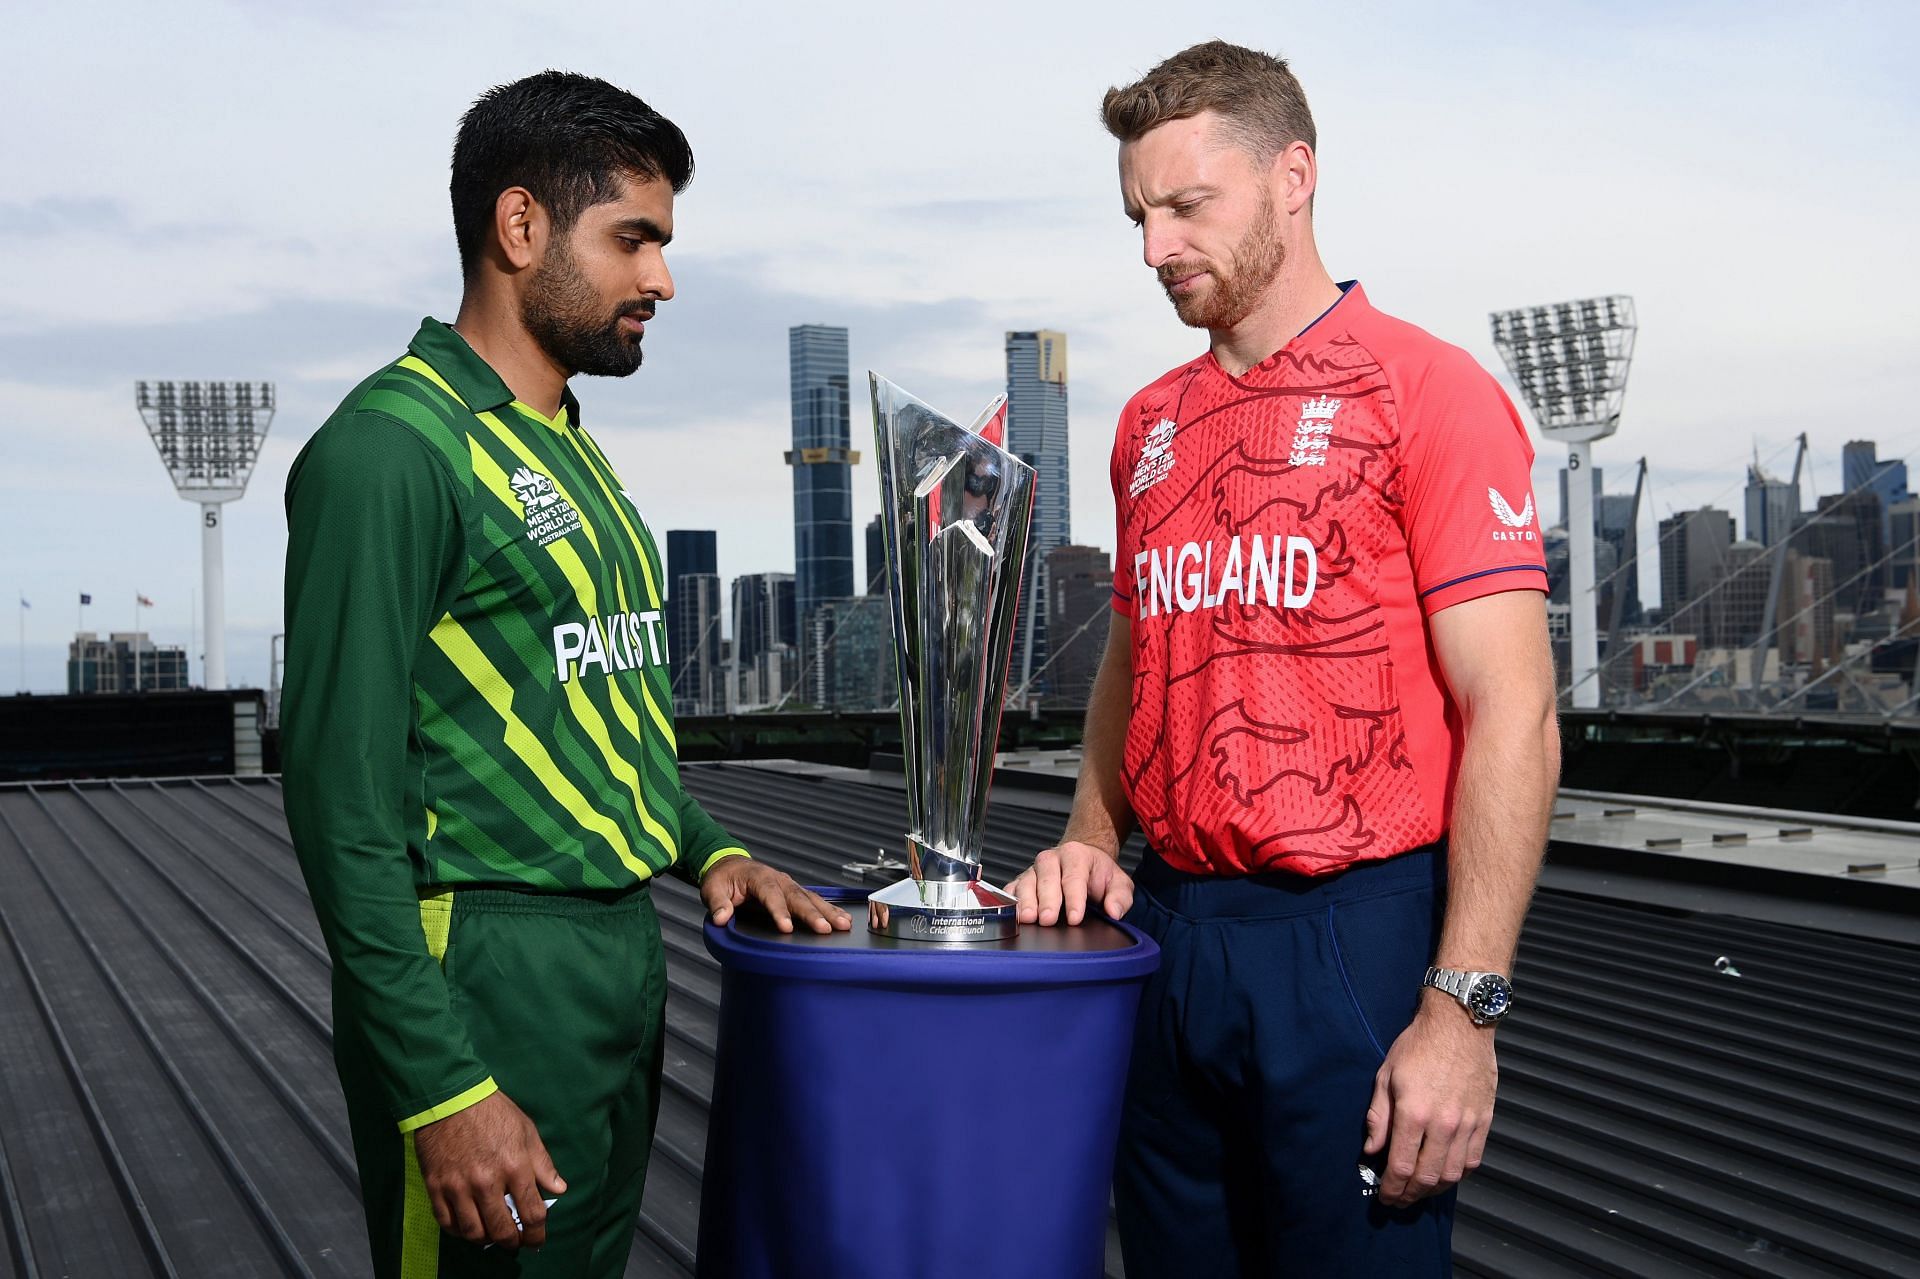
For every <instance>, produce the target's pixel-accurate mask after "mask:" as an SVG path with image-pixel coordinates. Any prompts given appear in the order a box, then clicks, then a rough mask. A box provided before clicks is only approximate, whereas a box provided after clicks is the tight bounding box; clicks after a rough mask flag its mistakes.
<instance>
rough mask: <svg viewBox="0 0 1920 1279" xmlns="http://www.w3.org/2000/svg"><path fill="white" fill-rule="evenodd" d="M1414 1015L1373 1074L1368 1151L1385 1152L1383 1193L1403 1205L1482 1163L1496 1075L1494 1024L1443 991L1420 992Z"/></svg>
mask: <svg viewBox="0 0 1920 1279" xmlns="http://www.w3.org/2000/svg"><path fill="white" fill-rule="evenodd" d="M1422 995H1423V998H1422V1002H1421V1005H1420V1011H1419V1012H1418V1013H1417V1014H1415V1016H1414V1019H1413V1023H1412V1024H1411V1025H1409V1026H1408V1027H1407V1028H1406V1030H1404V1031H1403V1032H1401V1035H1400V1037H1399V1038H1398V1039H1396V1040H1394V1041H1393V1047H1392V1048H1391V1049H1389V1050H1388V1052H1387V1059H1386V1061H1385V1062H1383V1063H1381V1066H1380V1070H1379V1073H1378V1074H1376V1075H1375V1076H1374V1077H1373V1101H1372V1102H1371V1104H1369V1105H1368V1106H1367V1144H1366V1153H1368V1154H1369V1155H1377V1154H1379V1153H1380V1152H1381V1151H1382V1150H1384V1151H1386V1152H1387V1157H1386V1160H1385V1161H1384V1166H1383V1167H1382V1169H1381V1172H1380V1191H1379V1199H1380V1202H1381V1203H1383V1204H1387V1205H1389V1206H1391V1207H1396V1208H1403V1207H1405V1206H1407V1205H1408V1204H1412V1203H1416V1202H1418V1201H1419V1200H1421V1199H1423V1198H1425V1197H1426V1196H1428V1195H1432V1194H1438V1193H1440V1192H1441V1191H1443V1190H1446V1189H1447V1188H1448V1187H1450V1186H1453V1185H1456V1184H1458V1183H1459V1181H1460V1179H1461V1178H1463V1177H1465V1176H1466V1175H1467V1174H1468V1173H1470V1172H1472V1171H1473V1170H1474V1169H1475V1168H1478V1167H1479V1166H1480V1156H1481V1153H1482V1152H1483V1151H1484V1150H1485V1149H1486V1146H1487V1131H1488V1129H1490V1128H1491V1127H1492V1126H1493V1094H1494V1088H1495V1086H1496V1085H1497V1083H1498V1081H1499V1070H1498V1068H1497V1067H1496V1066H1495V1064H1494V1055H1493V1028H1492V1027H1491V1026H1476V1025H1474V1024H1473V1019H1472V1018H1470V1017H1468V1016H1467V1012H1466V1009H1464V1008H1461V1007H1460V1006H1459V1004H1458V1002H1457V1001H1455V1000H1452V999H1449V998H1447V997H1446V996H1445V995H1444V994H1442V993H1440V992H1438V991H1433V990H1428V991H1424V992H1422Z"/></svg>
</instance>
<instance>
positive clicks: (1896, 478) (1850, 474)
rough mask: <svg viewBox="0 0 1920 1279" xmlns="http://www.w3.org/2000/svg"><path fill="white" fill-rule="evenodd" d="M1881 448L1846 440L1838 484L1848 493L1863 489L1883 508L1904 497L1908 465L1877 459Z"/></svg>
mask: <svg viewBox="0 0 1920 1279" xmlns="http://www.w3.org/2000/svg"><path fill="white" fill-rule="evenodd" d="M1879 454H1880V448H1879V446H1878V445H1877V444H1875V443H1874V442H1873V441H1872V440H1849V441H1848V442H1847V443H1846V444H1845V445H1843V446H1841V449H1840V483H1841V485H1842V487H1843V488H1844V489H1845V490H1846V491H1847V492H1849V493H1852V492H1854V491H1855V490H1857V489H1861V488H1865V489H1868V490H1870V491H1871V492H1873V493H1874V494H1876V495H1877V496H1878V497H1879V498H1880V503H1881V505H1882V506H1892V505H1893V504H1894V503H1895V502H1897V501H1899V500H1900V499H1901V498H1903V497H1906V496H1908V493H1907V464H1906V463H1905V462H1901V461H1894V460H1887V461H1882V460H1881V459H1880V456H1879Z"/></svg>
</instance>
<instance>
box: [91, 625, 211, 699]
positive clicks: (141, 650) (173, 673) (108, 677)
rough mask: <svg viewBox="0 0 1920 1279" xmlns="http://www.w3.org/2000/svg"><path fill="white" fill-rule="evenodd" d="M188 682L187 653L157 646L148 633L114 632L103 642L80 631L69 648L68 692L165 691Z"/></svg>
mask: <svg viewBox="0 0 1920 1279" xmlns="http://www.w3.org/2000/svg"><path fill="white" fill-rule="evenodd" d="M190 687H192V686H191V685H190V684H189V683H188V682H187V650H186V649H184V648H181V647H179V646H178V645H166V646H163V647H155V645H154V642H153V640H152V639H150V638H149V637H148V636H147V633H146V632H145V631H115V632H113V633H112V634H111V635H109V636H107V638H105V639H101V638H100V637H99V635H98V634H96V633H95V632H93V631H77V632H75V634H74V637H73V643H72V644H69V645H68V646H67V691H68V692H69V693H131V692H135V691H136V690H137V691H142V692H150V693H157V692H165V691H168V690H172V689H182V688H190Z"/></svg>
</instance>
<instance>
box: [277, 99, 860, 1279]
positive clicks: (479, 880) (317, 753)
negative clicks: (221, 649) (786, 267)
mask: <svg viewBox="0 0 1920 1279" xmlns="http://www.w3.org/2000/svg"><path fill="white" fill-rule="evenodd" d="M692 174H693V156H692V153H691V151H690V150H689V149H688V147H687V142H686V139H685V137H684V136H683V135H682V134H681V132H680V130H679V129H678V128H676V127H675V126H674V125H673V124H672V123H671V122H670V121H668V120H666V119H665V118H663V117H662V116H660V115H659V114H658V113H656V112H654V111H653V110H652V109H650V108H649V107H648V106H647V105H646V104H645V103H643V102H641V101H640V100H639V99H638V98H635V97H633V96H632V95H630V94H628V93H625V92H623V91H621V90H619V89H616V88H614V87H613V86H612V85H609V84H606V83H604V82H602V81H599V80H593V79H588V78H586V77H584V76H577V75H565V74H561V73H558V72H546V73H543V74H540V75H536V76H532V77H529V78H528V79H525V80H521V81H518V82H517V83H514V84H510V85H505V86H502V87H500V88H497V89H494V90H492V91H490V92H489V93H487V94H486V95H484V96H483V97H482V98H481V99H480V100H479V101H478V102H477V103H476V104H475V105H474V106H473V108H472V110H471V111H469V112H468V113H467V115H466V117H465V118H464V119H463V120H462V122H461V126H460V133H459V137H458V140H457V141H456V143H455V146H454V156H453V184H452V191H453V214H454V230H455V234H456V238H457V240H458V242H459V249H460V259H461V266H462V269H463V272H464V277H465V286H464V293H463V296H462V298H461V302H460V311H459V316H458V318H457V319H456V320H455V321H454V323H453V325H452V326H451V327H449V326H447V325H444V324H441V323H439V322H438V321H436V320H431V319H429V320H426V321H424V322H423V323H422V324H421V326H420V331H419V332H418V333H417V334H416V335H415V336H414V339H413V341H412V343H411V344H410V345H409V346H408V349H407V353H406V354H405V355H404V356H403V357H401V358H400V359H399V360H397V361H395V362H394V363H392V364H390V365H388V366H387V367H386V368H384V369H381V370H380V371H379V372H377V373H375V374H374V375H373V376H372V377H370V378H368V379H367V380H366V381H365V382H362V383H361V384H360V385H359V386H358V387H356V388H354V390H353V391H352V393H351V394H349V395H348V396H347V398H346V400H345V401H344V402H343V403H342V404H341V406H340V408H339V409H338V410H337V411H336V412H335V413H334V414H333V416H332V417H331V418H329V419H328V420H327V422H326V424H325V425H324V426H322V427H321V428H320V430H319V432H318V433H316V434H315V435H314V437H313V439H312V440H311V441H310V442H309V443H308V444H307V446H306V448H305V449H304V450H302V452H301V454H300V457H299V459H298V460H297V461H296V462H295V463H294V467H293V472H292V474H291V476H290V477H289V479H288V482H287V523H288V545H287V583H286V586H287V615H286V620H287V669H286V687H285V696H284V701H283V705H282V729H281V732H282V751H283V755H284V762H285V774H286V806H287V819H288V823H289V825H290V826H291V828H292V831H293V837H294V844H295V847H296V849H297V850H298V852H299V856H300V864H301V867H302V869H303V870H304V871H305V874H306V878H307V884H308V886H309V888H310V889H311V892H312V896H313V903H314V909H315V912H316V913H317V915H318V916H319V920H320V926H321V930H322V931H323V932H324V933H325V935H326V939H327V946H328V949H329V951H330V952H331V954H332V956H333V1004H334V1036H335V1059H336V1061H337V1062H338V1065H339V1069H340V1080H341V1084H342V1086H343V1088H344V1091H345V1093H346V1099H347V1109H348V1114H349V1119H350V1122H351V1125H352V1129H353V1141H354V1149H355V1153H356V1155H357V1157H358V1160H359V1165H360V1177H361V1187H362V1191H363V1194H364V1198H365V1202H366V1209H367V1225H368V1233H369V1236H370V1239H371V1241H372V1246H373V1258H374V1269H375V1273H376V1274H378V1275H380V1276H382V1277H383V1279H386V1277H389V1276H392V1277H396V1279H416V1277H417V1276H435V1275H440V1276H446V1275H469V1274H487V1275H493V1274H517V1275H551V1276H562V1275H564V1276H569V1277H571V1276H615V1275H618V1274H620V1273H621V1272H622V1271H623V1270H624V1268H625V1265H626V1257H627V1252H628V1247H629V1244H630V1242H631V1240H632V1235H633V1226H634V1220H635V1217H636V1215H637V1213H638V1210H639V1204H640V1192H641V1186H642V1182H643V1180H644V1178H645V1174H646V1165H647V1154H648V1149H649V1146H650V1144H651V1142H652V1137H653V1124H654V1117H655V1114H656V1112H657V1110H658V1101H659V1093H658V1085H659V1078H660V1067H661V1053H662V1010H663V1007H664V1004H665V995H666V987H665V977H664V973H663V970H662V956H661V946H660V934H659V927H658V924H657V921H656V919H655V916H654V913H653V906H652V902H651V897H650V894H649V891H648V889H649V886H650V884H651V882H652V879H653V877H654V876H655V875H657V874H659V873H660V872H662V871H670V872H672V873H674V874H677V875H680V876H682V877H684V878H686V879H688V880H690V881H692V882H693V883H695V884H697V885H698V886H699V889H700V894H701V896H702V898H703V899H704V901H705V902H706V905H707V907H708V909H709V910H710V911H711V913H712V917H713V919H714V920H715V921H716V922H722V923H724V922H725V921H726V920H727V919H728V918H729V917H730V916H731V914H732V912H733V911H734V909H735V908H736V907H738V906H741V905H743V904H745V903H747V902H750V901H751V902H757V903H759V904H760V905H762V906H764V908H765V909H766V910H767V911H768V912H769V913H770V914H771V916H772V917H773V919H774V921H775V922H776V923H777V924H778V926H779V927H780V928H781V929H783V930H790V929H791V928H792V927H793V926H794V924H795V923H796V922H798V923H800V924H803V925H805V926H807V927H810V928H812V929H814V930H815V931H818V932H826V931H829V930H831V929H834V928H842V929H844V928H847V927H848V926H849V920H848V917H847V915H846V914H845V912H843V911H840V910H838V909H836V908H834V907H832V906H830V905H828V904H827V903H825V902H823V901H822V900H821V899H820V898H819V897H817V896H815V895H814V894H812V893H809V892H807V891H805V890H804V889H802V888H800V887H799V886H798V885H796V884H795V883H794V882H793V880H792V879H790V878H789V877H787V876H786V875H783V874H780V873H778V872H776V871H774V870H772V869H770V868H768V867H766V866H764V865H762V864H760V863H757V862H755V861H753V860H752V859H751V858H749V857H748V856H747V854H746V850H745V849H743V848H741V847H740V846H739V845H738V844H737V843H736V842H735V841H734V840H733V839H732V838H731V837H730V836H729V835H728V834H727V833H726V832H725V831H724V830H722V829H721V828H720V826H719V825H718V824H717V823H716V822H715V821H714V820H713V819H712V818H710V817H709V816H707V814H706V813H705V812H703V811H702V810H701V808H700V806H699V805H698V804H696V803H695V802H694V801H693V800H692V798H691V797H689V796H688V794H687V792H686V790H685V788H684V787H683V786H682V785H681V781H680V773H679V767H678V763H677V760H676V754H675V745H674V735H673V718H672V707H673V702H672V694H671V689H670V678H669V676H670V670H669V660H670V654H669V653H668V652H667V647H666V635H667V628H666V624H665V607H666V582H665V579H664V574H663V571H662V569H663V566H662V564H661V558H660V552H659V549H658V547H657V546H656V545H655V543H654V539H653V536H652V534H651V533H650V531H649V530H648V528H647V525H646V523H645V521H644V520H642V518H641V516H640V512H639V510H638V509H637V508H636V507H635V505H634V503H633V500H632V499H631V498H630V497H629V495H628V493H627V491H626V489H625V488H624V487H622V484H621V481H620V480H619V479H618V478H617V477H616V476H615V474H614V471H613V468H612V466H610V465H609V464H608V461H607V458H606V455H605V454H604V453H603V452H602V451H601V449H600V447H599V445H598V444H596V443H595V442H594V440H593V439H592V438H591V437H590V436H589V435H587V433H586V432H585V431H584V430H582V429H581V423H580V407H579V405H578V403H577V402H576V401H575V400H574V398H573V395H572V394H571V392H570V391H568V389H567V379H568V378H569V377H571V376H572V375H573V374H576V373H588V374H596V375H600V376H609V377H624V376H625V375H627V374H629V373H632V372H633V371H634V370H635V369H636V368H638V367H639V365H640V359H641V346H640V344H641V336H642V332H643V328H644V324H645V321H647V320H648V319H650V318H652V316H653V313H654V308H655V306H656V305H657V304H658V303H659V302H662V301H665V300H666V299H668V298H671V297H672V296H673V282H672V279H671V277H670V276H669V274H668V272H667V268H666V263H665V261H664V259H663V257H662V250H663V249H664V248H665V246H666V244H667V242H668V241H669V240H670V239H671V238H672V232H673V197H674V195H675V194H676V193H677V192H679V191H681V190H682V189H684V188H685V186H686V184H687V182H688V181H689V180H690V179H691V177H692ZM507 1196H511V1197H512V1200H513V1203H514V1206H515V1207H516V1208H517V1211H518V1216H519V1219H520V1220H519V1223H518V1224H516V1222H515V1220H514V1216H513V1213H512V1212H511V1211H510V1210H509V1206H508V1203H507ZM548 1200H551V1201H553V1206H552V1207H551V1208H548V1207H546V1205H545V1201H548ZM523 1245H524V1247H523ZM543 1245H544V1246H543ZM536 1250H538V1251H536Z"/></svg>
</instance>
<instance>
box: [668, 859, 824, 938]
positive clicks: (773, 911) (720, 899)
mask: <svg viewBox="0 0 1920 1279" xmlns="http://www.w3.org/2000/svg"><path fill="white" fill-rule="evenodd" d="M700 900H701V901H703V902H705V903H706V905H707V914H708V915H709V916H711V917H712V919H713V922H714V923H716V924H725V923H726V922H727V921H728V920H729V919H732V918H733V912H734V911H735V910H736V909H738V908H739V907H740V906H742V905H744V904H746V903H747V902H750V901H755V902H759V903H760V905H761V906H763V907H764V908H765V909H766V912H767V915H768V916H769V917H770V918H771V919H772V920H773V926H774V927H775V928H778V929H779V930H780V931H781V932H783V933H790V932H792V931H793V921H794V920H796V919H798V920H802V921H804V922H805V924H806V925H807V927H808V928H811V929H812V930H813V931H814V932H816V933H830V932H833V931H835V930H836V929H837V930H839V931H840V932H843V933H844V932H846V931H847V930H848V929H849V928H852V927H853V917H852V916H850V915H848V914H847V912H846V911H844V910H841V909H840V908H839V907H838V906H833V905H829V904H828V902H827V900H826V899H825V898H823V897H822V896H820V894H818V893H815V892H810V891H809V890H807V889H805V888H802V887H800V885H798V884H796V883H795V882H794V881H793V876H791V875H789V874H787V873H785V872H784V871H777V870H775V869H774V868H773V867H771V866H769V865H767V864H766V863H764V862H757V861H754V860H753V859H752V858H751V857H726V858H722V859H721V861H720V864H719V865H717V866H715V867H714V868H713V869H712V870H710V871H708V872H707V876H706V878H705V879H703V880H701V881H700Z"/></svg>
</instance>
